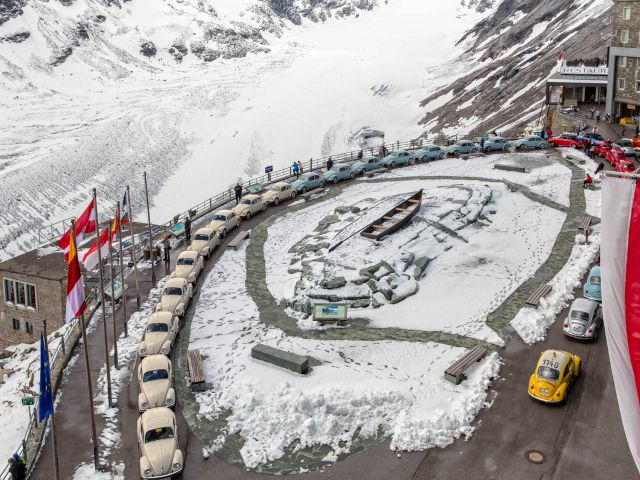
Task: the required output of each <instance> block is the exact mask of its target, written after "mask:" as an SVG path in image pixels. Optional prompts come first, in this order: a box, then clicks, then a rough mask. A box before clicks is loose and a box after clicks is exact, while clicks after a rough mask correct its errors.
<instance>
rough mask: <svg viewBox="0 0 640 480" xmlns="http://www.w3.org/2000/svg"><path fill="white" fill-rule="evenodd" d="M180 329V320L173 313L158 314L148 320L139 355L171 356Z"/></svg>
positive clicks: (139, 347)
mask: <svg viewBox="0 0 640 480" xmlns="http://www.w3.org/2000/svg"><path fill="white" fill-rule="evenodd" d="M179 329H180V322H179V320H178V319H177V318H176V317H175V315H173V313H171V312H156V313H154V314H152V315H151V316H150V317H149V320H147V327H146V328H145V330H144V338H143V339H142V341H141V342H140V343H139V344H138V355H140V357H146V356H147V355H158V354H160V355H169V354H170V353H171V346H172V345H173V341H174V340H175V339H176V335H177V334H178V330H179Z"/></svg>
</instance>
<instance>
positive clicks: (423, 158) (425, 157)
mask: <svg viewBox="0 0 640 480" xmlns="http://www.w3.org/2000/svg"><path fill="white" fill-rule="evenodd" d="M420 160H422V161H423V162H426V161H427V160H429V157H427V156H426V155H423V156H422V157H420Z"/></svg>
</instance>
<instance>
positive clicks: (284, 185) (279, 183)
mask: <svg viewBox="0 0 640 480" xmlns="http://www.w3.org/2000/svg"><path fill="white" fill-rule="evenodd" d="M288 185H289V184H288V183H287V182H276V183H274V184H273V185H271V186H272V187H286V186H288Z"/></svg>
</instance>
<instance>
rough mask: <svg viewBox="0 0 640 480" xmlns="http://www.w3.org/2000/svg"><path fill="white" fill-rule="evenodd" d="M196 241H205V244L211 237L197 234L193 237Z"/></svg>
mask: <svg viewBox="0 0 640 480" xmlns="http://www.w3.org/2000/svg"><path fill="white" fill-rule="evenodd" d="M193 239H194V240H204V241H205V242H206V241H207V240H209V235H205V234H204V233H196V234H195V235H194V236H193Z"/></svg>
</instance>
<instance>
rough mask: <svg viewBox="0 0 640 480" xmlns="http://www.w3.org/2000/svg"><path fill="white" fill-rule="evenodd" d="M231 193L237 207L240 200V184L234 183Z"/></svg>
mask: <svg viewBox="0 0 640 480" xmlns="http://www.w3.org/2000/svg"><path fill="white" fill-rule="evenodd" d="M233 191H234V192H235V194H236V205H238V204H239V203H240V200H242V186H241V185H240V182H238V183H236V186H235V187H233Z"/></svg>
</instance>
